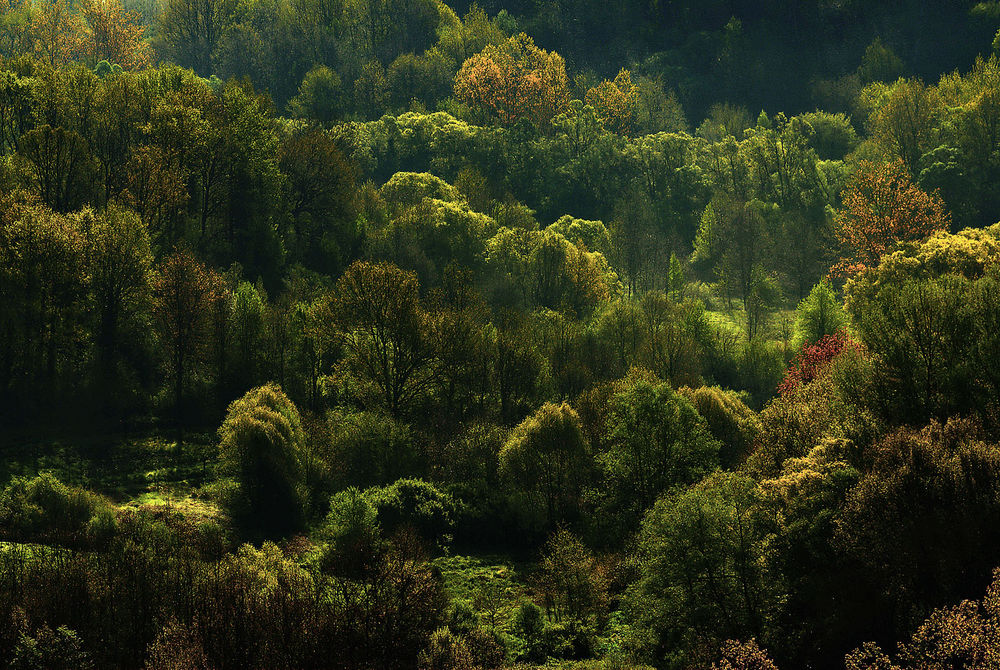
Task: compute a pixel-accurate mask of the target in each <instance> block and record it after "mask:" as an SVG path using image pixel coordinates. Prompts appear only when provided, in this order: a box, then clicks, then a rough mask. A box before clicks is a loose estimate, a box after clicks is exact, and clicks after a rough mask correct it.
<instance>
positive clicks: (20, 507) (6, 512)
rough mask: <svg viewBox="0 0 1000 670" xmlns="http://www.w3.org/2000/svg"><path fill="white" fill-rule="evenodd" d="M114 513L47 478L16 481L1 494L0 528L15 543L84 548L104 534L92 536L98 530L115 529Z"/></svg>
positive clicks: (107, 506) (87, 494) (100, 500)
mask: <svg viewBox="0 0 1000 670" xmlns="http://www.w3.org/2000/svg"><path fill="white" fill-rule="evenodd" d="M113 510H114V508H113V507H112V506H111V503H110V502H108V501H107V500H106V499H104V498H102V497H100V496H98V495H96V494H94V493H91V492H89V491H87V490H84V489H80V488H76V487H70V486H67V485H65V484H63V483H62V482H60V481H59V480H58V479H56V478H55V477H53V476H52V475H50V474H42V475H39V476H37V477H34V478H31V479H28V478H25V477H15V478H14V479H12V480H11V481H10V483H8V484H7V486H6V487H5V488H4V489H3V492H2V493H0V528H2V529H3V534H4V536H5V537H7V538H8V539H10V540H14V541H17V542H39V543H53V544H64V545H69V546H73V545H86V544H88V542H89V541H90V540H92V539H99V538H100V536H102V535H104V534H105V533H102V532H96V533H95V531H97V530H98V528H99V527H100V526H102V525H106V524H108V523H110V526H111V527H112V528H114V525H115V521H114V516H113ZM109 517H110V518H109Z"/></svg>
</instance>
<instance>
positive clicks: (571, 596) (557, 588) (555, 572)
mask: <svg viewBox="0 0 1000 670" xmlns="http://www.w3.org/2000/svg"><path fill="white" fill-rule="evenodd" d="M541 569H542V574H541V586H542V590H543V592H544V593H545V608H546V611H547V613H548V617H549V620H551V621H554V622H556V623H566V624H568V625H569V627H570V630H574V629H575V628H576V627H578V626H583V627H586V626H588V625H594V624H598V623H599V622H600V620H601V619H602V617H603V616H604V615H605V613H606V611H607V607H608V597H609V596H608V581H609V580H608V578H607V576H606V575H605V574H604V570H603V569H602V566H601V565H600V563H599V562H598V561H597V559H596V558H595V557H594V555H593V553H591V551H590V550H589V549H587V547H586V546H585V545H584V544H583V543H582V542H581V541H580V539H579V538H577V537H576V536H575V535H573V533H571V532H570V531H569V530H567V529H566V528H560V529H559V530H557V531H556V532H555V533H553V534H552V535H551V536H550V537H549V541H548V542H547V543H546V545H545V554H544V555H543V556H542V561H541Z"/></svg>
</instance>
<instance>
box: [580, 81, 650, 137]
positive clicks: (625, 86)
mask: <svg viewBox="0 0 1000 670" xmlns="http://www.w3.org/2000/svg"><path fill="white" fill-rule="evenodd" d="M586 101H587V104H588V105H591V106H592V107H593V108H594V109H595V110H596V111H597V116H598V118H600V119H601V123H603V124H604V127H605V128H607V129H608V130H610V131H611V132H613V133H618V134H620V135H628V134H630V133H631V132H632V129H633V128H634V126H635V115H636V111H637V105H638V103H639V87H638V86H636V85H635V84H634V83H633V82H632V73H631V72H629V71H628V70H624V69H623V70H622V71H621V72H619V73H618V76H617V77H615V78H614V81H611V80H608V79H605V80H604V81H602V82H601V83H600V84H598V85H597V86H595V87H593V88H591V89H590V90H589V91H587V100H586Z"/></svg>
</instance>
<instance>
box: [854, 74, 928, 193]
mask: <svg viewBox="0 0 1000 670" xmlns="http://www.w3.org/2000/svg"><path fill="white" fill-rule="evenodd" d="M940 107H941V100H940V98H939V97H938V93H937V90H936V89H934V88H933V87H930V86H927V85H925V84H924V83H923V82H922V81H920V80H919V79H912V80H905V79H901V80H900V81H898V82H897V83H896V84H895V85H894V86H893V87H892V89H891V90H890V92H889V94H888V97H887V98H886V99H885V100H884V101H883V102H882V104H881V105H880V106H879V107H878V109H877V110H876V111H875V113H874V115H873V118H872V120H871V125H872V129H871V130H872V137H874V138H875V141H876V142H877V143H878V144H879V145H880V146H882V147H883V148H884V149H886V150H887V151H889V152H890V154H891V155H892V156H895V157H896V158H898V159H899V160H900V161H901V162H902V164H903V167H904V168H905V169H906V173H907V174H908V175H909V176H910V177H911V178H916V177H917V175H919V174H920V169H919V168H920V157H921V156H923V155H924V153H925V152H926V151H928V150H929V149H932V148H933V145H932V144H930V142H931V135H932V133H933V130H934V125H935V121H936V119H937V116H938V114H939V113H940Z"/></svg>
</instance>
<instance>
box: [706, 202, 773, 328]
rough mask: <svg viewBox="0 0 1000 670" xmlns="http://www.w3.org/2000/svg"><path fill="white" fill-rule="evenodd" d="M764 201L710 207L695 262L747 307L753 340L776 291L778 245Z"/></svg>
mask: <svg viewBox="0 0 1000 670" xmlns="http://www.w3.org/2000/svg"><path fill="white" fill-rule="evenodd" d="M760 205H761V203H759V202H749V203H742V202H740V201H738V200H733V199H731V198H727V197H721V198H720V197H717V198H715V199H713V200H712V202H711V203H709V205H708V207H706V208H705V213H704V216H703V217H702V220H701V226H700V228H699V229H698V236H697V237H696V238H695V242H694V254H693V255H692V262H693V263H695V264H696V265H702V266H705V265H708V266H710V267H712V268H713V270H714V272H715V276H716V277H718V279H719V282H720V283H721V284H722V287H723V288H724V290H725V292H726V295H727V296H731V297H735V298H737V299H739V300H740V302H741V303H742V305H743V315H744V318H745V320H746V335H747V341H753V340H754V338H755V337H756V336H757V334H758V332H760V329H761V327H762V326H763V324H764V317H765V315H766V310H767V308H768V306H769V305H770V304H771V303H772V302H773V301H774V297H775V296H774V293H775V292H776V287H775V286H774V282H773V281H772V279H771V277H770V275H769V274H768V261H770V260H771V258H772V250H773V244H774V242H775V239H774V237H775V236H774V234H773V231H772V230H771V226H770V225H769V221H768V220H767V218H766V216H765V214H766V213H765V212H764V211H762V207H761V206H760Z"/></svg>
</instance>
